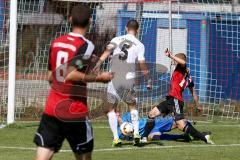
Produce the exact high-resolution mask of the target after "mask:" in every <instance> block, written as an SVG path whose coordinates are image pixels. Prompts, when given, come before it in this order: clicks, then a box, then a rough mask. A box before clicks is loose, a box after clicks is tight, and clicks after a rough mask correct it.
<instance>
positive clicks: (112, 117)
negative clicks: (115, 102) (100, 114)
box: [108, 111, 119, 139]
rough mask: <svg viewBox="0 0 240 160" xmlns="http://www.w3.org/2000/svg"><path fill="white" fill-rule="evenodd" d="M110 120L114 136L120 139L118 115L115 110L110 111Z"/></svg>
mask: <svg viewBox="0 0 240 160" xmlns="http://www.w3.org/2000/svg"><path fill="white" fill-rule="evenodd" d="M108 122H109V125H110V128H111V130H112V133H113V138H114V139H119V136H118V121H117V115H116V113H115V112H114V111H110V112H108Z"/></svg>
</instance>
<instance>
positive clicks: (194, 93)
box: [189, 87, 202, 110]
mask: <svg viewBox="0 0 240 160" xmlns="http://www.w3.org/2000/svg"><path fill="white" fill-rule="evenodd" d="M189 89H190V91H191V93H192V96H193V100H194V103H195V107H196V108H197V109H198V110H202V107H201V105H200V104H199V98H198V95H197V92H196V90H195V89H194V87H191V88H189Z"/></svg>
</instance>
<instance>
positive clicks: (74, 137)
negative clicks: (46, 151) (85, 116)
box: [34, 114, 93, 154]
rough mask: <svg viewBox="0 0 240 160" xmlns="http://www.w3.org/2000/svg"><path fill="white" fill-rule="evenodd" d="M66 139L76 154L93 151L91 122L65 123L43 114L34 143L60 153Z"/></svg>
mask: <svg viewBox="0 0 240 160" xmlns="http://www.w3.org/2000/svg"><path fill="white" fill-rule="evenodd" d="M65 138H66V139H67V141H68V142H69V144H70V147H71V149H72V151H73V152H74V153H77V154H83V153H88V152H91V151H92V150H93V133H92V126H91V124H90V121H89V120H84V121H79V122H64V121H61V120H59V119H57V118H55V117H51V116H48V115H46V114H43V116H42V119H41V122H40V125H39V128H38V130H37V132H36V135H35V137H34V143H35V144H36V145H37V146H39V147H45V148H50V149H52V150H54V152H58V151H59V150H60V148H61V146H62V144H63V141H64V139H65Z"/></svg>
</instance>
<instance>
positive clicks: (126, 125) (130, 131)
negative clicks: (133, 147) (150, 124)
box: [120, 122, 134, 136]
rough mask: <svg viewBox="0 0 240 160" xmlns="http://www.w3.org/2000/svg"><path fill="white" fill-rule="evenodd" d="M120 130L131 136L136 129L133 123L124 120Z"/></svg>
mask: <svg viewBox="0 0 240 160" xmlns="http://www.w3.org/2000/svg"><path fill="white" fill-rule="evenodd" d="M120 130H121V132H122V134H123V135H125V136H131V135H133V131H134V128H133V124H132V123H130V122H124V123H122V124H121V125H120Z"/></svg>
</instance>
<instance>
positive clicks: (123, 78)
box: [95, 20, 151, 146]
mask: <svg viewBox="0 0 240 160" xmlns="http://www.w3.org/2000/svg"><path fill="white" fill-rule="evenodd" d="M138 29H139V24H138V22H137V21H136V20H130V21H128V23H127V26H126V31H127V34H126V35H123V36H119V37H115V38H113V39H112V40H111V42H110V43H109V44H108V45H107V47H106V50H105V51H104V53H103V54H102V56H101V57H100V59H99V61H98V63H97V65H96V67H95V71H97V70H98V69H99V68H100V66H101V64H102V62H103V61H104V60H105V59H107V57H109V55H110V54H111V53H113V56H112V58H111V67H110V69H111V72H113V73H114V78H113V79H112V81H111V82H109V84H108V91H107V92H108V103H109V106H110V107H109V108H110V109H109V112H108V120H109V125H110V128H111V130H112V132H113V137H114V139H113V143H112V145H113V146H119V145H121V140H120V139H119V137H118V129H117V127H118V122H117V115H116V112H115V106H116V105H117V104H118V103H119V101H124V102H125V103H127V105H128V108H129V111H130V113H131V120H132V123H133V125H134V141H133V144H134V145H137V144H139V141H140V136H139V127H138V126H139V115H138V110H137V109H136V94H135V90H134V86H135V79H136V64H140V69H141V71H142V72H143V74H144V76H145V79H146V80H147V81H148V89H151V79H150V77H149V71H148V69H147V65H146V63H145V57H144V53H145V47H144V45H143V43H141V42H140V41H139V40H138V39H137V38H136V35H137V33H138Z"/></svg>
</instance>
